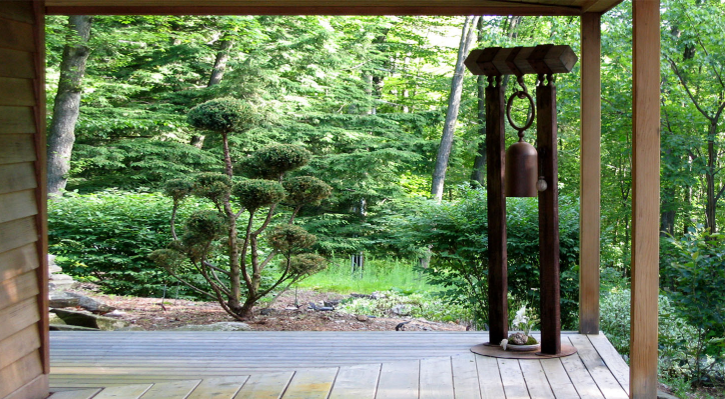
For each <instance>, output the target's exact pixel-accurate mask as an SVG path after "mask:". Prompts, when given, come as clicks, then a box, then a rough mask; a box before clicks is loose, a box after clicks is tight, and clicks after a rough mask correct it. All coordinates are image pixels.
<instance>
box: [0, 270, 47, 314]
mask: <svg viewBox="0 0 725 399" xmlns="http://www.w3.org/2000/svg"><path fill="white" fill-rule="evenodd" d="M38 291H39V288H38V279H37V277H36V273H35V270H31V271H29V272H27V273H25V274H21V275H19V276H17V277H14V278H11V279H9V280H5V281H2V282H0V309H5V308H7V307H10V306H12V305H15V304H17V303H19V302H22V301H24V300H26V299H28V298H30V297H33V296H35V295H38Z"/></svg>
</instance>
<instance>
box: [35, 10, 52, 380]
mask: <svg viewBox="0 0 725 399" xmlns="http://www.w3.org/2000/svg"><path fill="white" fill-rule="evenodd" d="M32 11H33V19H34V22H35V23H34V25H33V41H34V43H35V49H34V51H33V59H34V61H35V79H33V89H34V92H35V105H34V107H33V116H34V117H35V132H36V133H35V154H36V157H35V158H36V160H35V181H36V182H37V186H36V187H35V203H36V204H38V213H37V214H36V216H35V227H36V230H37V232H38V241H37V242H36V250H37V253H38V263H39V267H38V268H37V269H36V273H37V276H38V288H39V295H38V308H39V312H40V322H39V323H38V330H39V332H40V337H41V343H40V359H41V361H42V363H43V364H42V369H43V374H46V375H48V374H50V336H49V331H48V330H49V327H48V326H49V322H48V312H47V311H46V310H47V309H48V274H49V273H48V190H47V186H48V185H47V180H48V179H47V176H48V172H47V156H46V148H47V145H46V137H45V121H46V98H45V0H34V1H33V2H32ZM46 380H47V379H46ZM46 387H47V385H46Z"/></svg>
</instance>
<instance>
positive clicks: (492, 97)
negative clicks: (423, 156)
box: [486, 76, 508, 345]
mask: <svg viewBox="0 0 725 399" xmlns="http://www.w3.org/2000/svg"><path fill="white" fill-rule="evenodd" d="M503 94H504V93H503V85H502V83H501V77H500V76H496V77H493V76H489V77H488V86H487V87H486V151H487V153H488V154H487V157H486V162H487V165H486V191H487V195H486V198H487V204H488V320H489V321H488V324H489V341H490V342H491V344H494V345H498V344H499V343H500V342H501V340H502V339H504V338H507V337H508V303H507V299H508V298H507V293H508V276H507V271H508V270H507V266H506V261H507V252H506V196H505V195H504V187H503V183H504V180H503V179H504V163H505V159H506V143H505V142H506V140H505V139H506V137H505V135H504V134H505V128H504V126H505V125H504V115H505V110H504V107H505V104H506V101H505V100H504V96H503Z"/></svg>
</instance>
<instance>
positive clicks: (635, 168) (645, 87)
mask: <svg viewBox="0 0 725 399" xmlns="http://www.w3.org/2000/svg"><path fill="white" fill-rule="evenodd" d="M632 18H633V21H632V25H633V38H632V47H633V53H634V54H633V68H632V74H633V76H632V82H633V88H632V97H633V99H632V105H633V121H632V133H633V134H632V313H631V319H632V322H631V323H632V325H631V338H630V355H631V358H630V371H629V372H630V383H629V384H630V394H629V395H630V397H631V398H655V397H657V296H658V293H659V292H658V291H659V275H658V274H659V273H658V271H659V270H658V269H659V231H658V230H659V209H660V195H659V192H660V135H659V132H660V129H659V128H660V102H659V99H660V2H659V0H648V1H644V0H641V1H633V2H632Z"/></svg>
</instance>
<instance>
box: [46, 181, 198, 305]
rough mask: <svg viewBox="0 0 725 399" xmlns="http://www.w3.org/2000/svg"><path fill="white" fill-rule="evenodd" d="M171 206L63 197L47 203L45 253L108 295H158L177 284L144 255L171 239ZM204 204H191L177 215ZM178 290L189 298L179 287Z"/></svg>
mask: <svg viewBox="0 0 725 399" xmlns="http://www.w3.org/2000/svg"><path fill="white" fill-rule="evenodd" d="M170 205H171V204H170V200H169V199H167V198H164V197H163V196H161V195H160V194H154V193H132V192H123V191H107V192H101V193H96V194H88V195H79V194H74V193H66V194H65V195H64V196H62V197H58V198H54V199H53V200H51V201H48V239H49V252H50V253H52V254H56V255H58V258H57V262H58V264H59V265H60V266H61V267H62V268H63V271H64V272H66V273H68V274H70V275H72V276H74V277H76V278H78V279H80V280H89V281H94V282H97V283H98V284H100V285H101V288H102V289H103V290H104V291H105V292H107V293H113V294H119V295H136V296H161V295H162V294H163V293H164V290H165V287H172V286H174V285H176V284H177V283H176V282H175V281H173V280H172V279H170V278H169V277H167V276H166V275H165V273H164V272H163V270H160V269H159V268H158V267H156V266H155V265H154V263H153V262H152V261H151V260H149V259H148V258H147V256H148V254H149V253H150V252H152V251H155V250H159V249H163V247H164V246H165V243H167V242H169V241H170V240H171V236H170V234H169V232H168V227H167V226H168V223H169V212H168V209H169V206H170ZM205 206H206V205H204V204H203V203H201V202H191V201H189V203H188V204H187V208H186V209H185V210H183V211H182V212H181V214H180V216H181V217H182V218H186V217H187V216H188V215H189V213H190V212H192V211H193V210H194V209H200V208H203V207H205ZM166 255H167V259H168V260H171V259H172V257H171V256H168V255H170V254H168V253H166ZM167 263H168V262H167ZM182 273H183V270H182ZM180 292H181V295H182V296H188V295H190V293H189V292H188V291H187V290H186V289H185V288H183V287H182V288H181V289H180Z"/></svg>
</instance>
